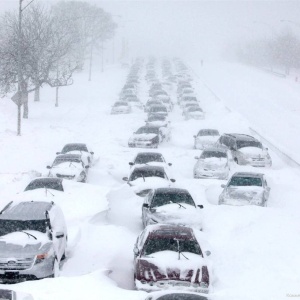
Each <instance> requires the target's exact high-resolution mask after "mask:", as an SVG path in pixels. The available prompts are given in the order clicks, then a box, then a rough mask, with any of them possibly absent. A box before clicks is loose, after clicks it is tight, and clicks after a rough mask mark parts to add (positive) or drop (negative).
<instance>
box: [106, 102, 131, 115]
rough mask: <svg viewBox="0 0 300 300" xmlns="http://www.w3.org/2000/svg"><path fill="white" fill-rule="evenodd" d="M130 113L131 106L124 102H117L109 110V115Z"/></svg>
mask: <svg viewBox="0 0 300 300" xmlns="http://www.w3.org/2000/svg"><path fill="white" fill-rule="evenodd" d="M129 113H131V106H130V105H129V104H128V102H126V101H117V102H115V104H114V105H113V107H112V108H111V114H112V115H117V114H129Z"/></svg>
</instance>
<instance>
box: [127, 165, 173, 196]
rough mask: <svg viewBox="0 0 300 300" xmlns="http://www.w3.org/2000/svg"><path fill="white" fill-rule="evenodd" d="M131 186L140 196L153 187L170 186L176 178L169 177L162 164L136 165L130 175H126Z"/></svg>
mask: <svg viewBox="0 0 300 300" xmlns="http://www.w3.org/2000/svg"><path fill="white" fill-rule="evenodd" d="M123 180H124V181H126V182H127V183H128V184H129V186H131V187H133V190H134V192H135V193H136V194H137V195H139V196H146V195H147V194H148V193H149V191H150V190H151V189H154V188H158V187H169V186H170V185H171V183H172V182H175V179H169V177H168V175H167V173H166V171H165V169H164V168H163V167H162V166H147V165H142V166H140V165H136V166H135V167H133V168H132V169H131V172H130V175H129V177H124V178H123Z"/></svg>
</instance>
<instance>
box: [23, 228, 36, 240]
mask: <svg viewBox="0 0 300 300" xmlns="http://www.w3.org/2000/svg"><path fill="white" fill-rule="evenodd" d="M21 232H23V233H26V234H27V235H28V236H32V237H33V238H34V239H35V240H37V238H36V237H35V236H34V235H33V234H31V233H28V232H26V231H23V230H22V231H21Z"/></svg>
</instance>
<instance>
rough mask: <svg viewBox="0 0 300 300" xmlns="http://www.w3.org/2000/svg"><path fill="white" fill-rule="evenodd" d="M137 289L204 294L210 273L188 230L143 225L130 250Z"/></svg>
mask: <svg viewBox="0 0 300 300" xmlns="http://www.w3.org/2000/svg"><path fill="white" fill-rule="evenodd" d="M133 252H134V279H135V285H136V288H137V289H138V290H144V291H147V292H150V291H158V290H167V289H168V290H170V289H172V290H173V289H174V290H178V289H180V290H184V291H191V292H200V293H208V292H209V289H210V274H209V268H208V265H209V263H208V261H207V259H206V256H208V255H209V254H210V252H209V251H205V252H204V251H203V250H202V249H201V247H200V244H199V242H198V240H197V239H196V236H195V232H194V230H193V229H192V228H190V227H186V226H180V225H165V224H156V225H149V226H147V227H146V228H145V229H144V230H143V231H142V233H141V234H140V235H139V236H138V238H137V241H136V244H135V246H134V249H133Z"/></svg>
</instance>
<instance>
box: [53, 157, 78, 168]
mask: <svg viewBox="0 0 300 300" xmlns="http://www.w3.org/2000/svg"><path fill="white" fill-rule="evenodd" d="M66 162H69V163H81V160H80V159H78V158H75V157H74V158H71V157H57V158H55V160H54V162H53V166H57V165H60V164H62V163H66Z"/></svg>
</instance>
